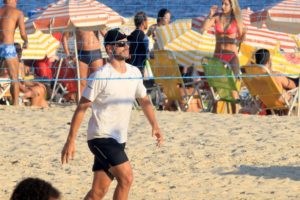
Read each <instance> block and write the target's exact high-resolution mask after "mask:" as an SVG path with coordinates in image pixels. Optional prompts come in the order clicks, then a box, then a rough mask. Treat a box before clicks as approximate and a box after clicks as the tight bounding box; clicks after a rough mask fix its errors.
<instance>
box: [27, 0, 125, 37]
mask: <svg viewBox="0 0 300 200" xmlns="http://www.w3.org/2000/svg"><path fill="white" fill-rule="evenodd" d="M123 22H124V18H123V17H122V16H120V15H119V14H118V13H117V12H115V11H114V10H113V9H111V8H110V7H108V6H106V5H104V4H102V3H100V2H98V1H96V0H59V1H57V2H56V3H53V4H50V5H48V7H46V8H45V9H44V10H42V11H41V12H40V13H38V14H36V15H33V16H32V17H31V18H30V19H29V20H28V21H27V23H26V25H27V27H31V26H33V27H34V28H35V29H39V30H42V31H68V30H69V31H70V30H73V29H74V28H87V27H93V28H95V29H99V28H103V27H111V28H113V27H117V26H119V25H121V24H122V23H123Z"/></svg>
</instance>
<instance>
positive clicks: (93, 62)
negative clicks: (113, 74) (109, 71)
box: [62, 28, 106, 94]
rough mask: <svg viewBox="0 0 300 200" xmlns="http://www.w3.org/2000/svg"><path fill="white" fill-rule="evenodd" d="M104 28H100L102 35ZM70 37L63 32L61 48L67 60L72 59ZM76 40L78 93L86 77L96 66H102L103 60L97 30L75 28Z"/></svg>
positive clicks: (67, 33) (83, 86) (82, 87)
mask: <svg viewBox="0 0 300 200" xmlns="http://www.w3.org/2000/svg"><path fill="white" fill-rule="evenodd" d="M105 33H106V31H105V30H101V31H100V34H101V35H102V36H104V35H105ZM69 37H70V33H69V32H65V33H64V34H63V39H62V43H63V48H64V51H65V53H66V55H67V61H69V60H74V59H75V58H74V56H72V55H71V53H70V50H69V46H68V39H69ZM76 41H77V48H78V50H77V54H78V61H79V72H80V79H81V80H80V94H82V91H83V90H84V88H85V86H86V82H87V81H86V78H87V77H88V76H89V75H90V74H91V73H93V72H95V71H97V69H98V67H100V66H102V65H103V63H104V61H103V58H102V53H101V49H100V41H99V38H98V32H97V31H91V30H82V29H79V28H77V29H76Z"/></svg>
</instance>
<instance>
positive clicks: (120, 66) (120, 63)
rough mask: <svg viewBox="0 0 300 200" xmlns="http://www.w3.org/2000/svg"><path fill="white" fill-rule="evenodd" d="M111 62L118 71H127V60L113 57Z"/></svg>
mask: <svg viewBox="0 0 300 200" xmlns="http://www.w3.org/2000/svg"><path fill="white" fill-rule="evenodd" d="M110 64H111V66H112V67H113V68H115V70H117V71H118V72H120V73H125V72H126V62H125V60H116V59H111V60H110Z"/></svg>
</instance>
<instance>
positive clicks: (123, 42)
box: [112, 41, 130, 47]
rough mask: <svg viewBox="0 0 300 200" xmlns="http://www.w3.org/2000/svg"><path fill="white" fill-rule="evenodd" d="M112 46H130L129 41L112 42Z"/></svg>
mask: <svg viewBox="0 0 300 200" xmlns="http://www.w3.org/2000/svg"><path fill="white" fill-rule="evenodd" d="M112 45H115V46H116V47H125V46H126V45H128V46H129V45H130V43H129V41H120V42H114V43H112Z"/></svg>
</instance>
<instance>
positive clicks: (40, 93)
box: [0, 43, 48, 107]
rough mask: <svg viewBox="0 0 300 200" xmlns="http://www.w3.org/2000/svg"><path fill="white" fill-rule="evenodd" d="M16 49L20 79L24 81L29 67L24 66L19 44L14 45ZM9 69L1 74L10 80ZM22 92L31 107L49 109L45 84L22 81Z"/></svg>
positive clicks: (20, 85)
mask: <svg viewBox="0 0 300 200" xmlns="http://www.w3.org/2000/svg"><path fill="white" fill-rule="evenodd" d="M14 45H15V47H16V52H17V54H18V58H19V79H23V78H24V77H25V75H26V72H27V71H28V67H26V66H24V64H23V62H22V61H21V55H22V48H21V45H20V44H18V43H15V44H14ZM6 71H7V69H5V68H4V71H3V73H2V74H0V76H1V77H3V78H9V76H8V73H7V72H6ZM19 87H20V92H22V93H23V99H30V100H31V101H30V102H31V103H30V105H31V106H35V107H48V103H47V101H46V94H47V90H46V87H45V86H44V84H42V83H39V82H31V81H20V84H19Z"/></svg>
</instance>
